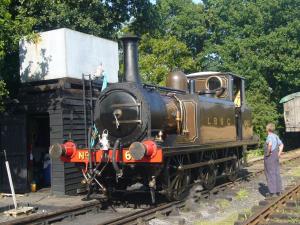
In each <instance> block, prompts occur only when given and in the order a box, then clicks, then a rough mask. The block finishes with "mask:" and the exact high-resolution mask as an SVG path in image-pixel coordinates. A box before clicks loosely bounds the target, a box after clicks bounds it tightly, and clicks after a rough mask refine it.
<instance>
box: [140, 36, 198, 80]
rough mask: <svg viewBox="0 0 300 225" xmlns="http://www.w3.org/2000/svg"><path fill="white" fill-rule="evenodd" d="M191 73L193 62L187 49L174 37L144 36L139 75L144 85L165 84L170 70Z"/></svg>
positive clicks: (193, 68)
mask: <svg viewBox="0 0 300 225" xmlns="http://www.w3.org/2000/svg"><path fill="white" fill-rule="evenodd" d="M176 69H179V70H183V71H186V72H191V71H194V70H195V62H194V60H193V58H192V54H191V52H190V51H189V49H188V47H187V46H186V45H185V44H184V43H182V42H180V41H178V40H177V39H176V37H174V36H166V37H163V38H151V37H149V36H148V35H144V36H143V38H142V41H141V45H140V73H141V76H142V79H143V81H144V82H146V83H151V84H159V85H164V84H165V78H166V76H167V74H168V73H169V72H170V71H172V70H176Z"/></svg>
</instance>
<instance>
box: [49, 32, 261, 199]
mask: <svg viewBox="0 0 300 225" xmlns="http://www.w3.org/2000/svg"><path fill="white" fill-rule="evenodd" d="M121 40H122V42H123V52H124V65H125V81H124V82H120V83H114V84H111V85H109V87H108V88H106V89H105V90H104V91H103V92H102V93H101V95H100V97H99V99H98V100H97V103H96V106H95V110H94V115H95V118H94V121H95V127H96V128H97V129H96V130H97V132H98V133H99V135H98V134H97V132H96V133H94V134H91V135H90V136H91V138H94V141H95V144H93V145H92V144H90V146H89V148H86V149H78V148H77V146H76V143H73V142H72V141H68V142H66V143H64V144H56V145H53V146H51V148H50V154H51V155H52V156H53V157H57V156H60V157H61V159H62V160H63V161H65V162H75V163H78V164H83V165H84V164H85V165H86V167H85V169H83V177H84V180H83V183H85V184H86V186H87V190H88V195H90V194H91V193H92V192H93V191H95V190H97V191H98V192H100V193H101V194H103V195H105V196H106V197H108V196H110V194H109V193H113V192H117V191H123V192H124V191H129V190H128V189H130V187H132V186H133V185H135V184H137V183H139V184H140V185H142V186H143V190H145V191H149V192H150V193H151V197H152V201H153V202H154V201H155V196H156V195H157V193H160V194H163V195H165V196H166V197H167V198H168V199H169V200H175V199H181V198H183V197H185V196H186V194H187V193H188V189H189V187H190V185H191V184H192V183H193V182H194V181H196V180H198V181H200V183H201V184H202V185H203V186H204V187H205V188H207V189H210V188H212V187H213V186H214V185H215V182H216V178H217V176H219V175H226V176H227V177H228V178H229V179H230V180H234V179H235V178H236V176H237V172H238V170H239V168H240V166H241V164H242V158H243V153H244V151H246V150H247V148H249V147H251V146H253V145H256V144H257V143H258V140H257V138H256V137H255V136H254V135H253V131H252V121H251V111H250V109H249V108H248V107H247V105H246V102H245V90H244V79H243V78H242V77H240V76H237V75H234V74H232V73H222V72H198V73H193V74H189V75H185V74H184V73H183V72H181V71H174V72H171V73H170V74H169V75H168V76H167V80H166V87H159V86H154V85H148V84H143V83H142V82H141V79H140V75H139V70H138V44H137V43H138V40H139V39H138V38H137V37H136V36H125V37H123V38H122V39H121ZM130 190H131V189H130Z"/></svg>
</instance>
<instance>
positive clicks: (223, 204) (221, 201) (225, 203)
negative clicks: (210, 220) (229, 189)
mask: <svg viewBox="0 0 300 225" xmlns="http://www.w3.org/2000/svg"><path fill="white" fill-rule="evenodd" d="M216 203H217V205H218V207H219V208H220V209H221V210H224V209H226V208H228V207H229V206H230V201H228V200H227V199H217V200H216Z"/></svg>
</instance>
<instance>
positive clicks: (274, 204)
mask: <svg viewBox="0 0 300 225" xmlns="http://www.w3.org/2000/svg"><path fill="white" fill-rule="evenodd" d="M299 194H300V183H299V184H297V185H296V186H294V187H291V188H289V189H288V190H287V191H285V192H284V193H283V194H282V195H281V196H279V197H277V198H275V199H274V200H271V201H270V202H269V203H268V204H267V205H266V206H264V207H263V208H262V209H260V210H258V211H257V212H256V213H255V214H254V215H252V216H251V217H249V218H248V219H247V220H246V221H244V222H242V223H240V222H236V223H235V224H236V225H238V224H242V225H258V224H262V223H265V222H266V221H267V219H269V217H270V215H271V214H273V213H274V212H276V211H277V210H278V209H280V208H283V207H284V206H285V205H286V203H287V202H288V201H289V200H291V199H293V198H295V197H296V196H298V195H299ZM298 197H299V196H298Z"/></svg>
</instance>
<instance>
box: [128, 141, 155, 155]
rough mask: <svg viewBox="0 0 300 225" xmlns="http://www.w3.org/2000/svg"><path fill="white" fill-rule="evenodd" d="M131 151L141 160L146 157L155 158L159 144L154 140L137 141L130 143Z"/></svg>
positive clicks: (131, 153)
mask: <svg viewBox="0 0 300 225" xmlns="http://www.w3.org/2000/svg"><path fill="white" fill-rule="evenodd" d="M129 152H130V155H131V156H132V158H133V159H135V160H141V159H142V158H144V157H149V158H153V157H154V156H155V154H156V152H157V145H156V143H155V142H154V141H152V140H146V141H143V142H137V141H136V142H133V143H132V144H131V145H130V147H129Z"/></svg>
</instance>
